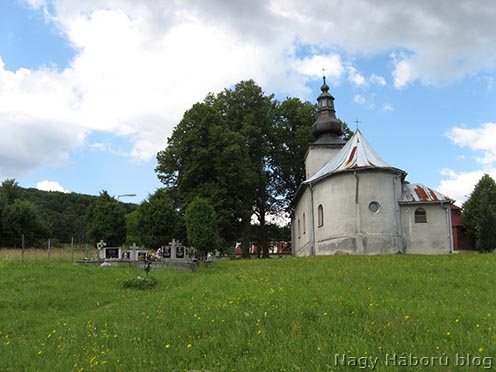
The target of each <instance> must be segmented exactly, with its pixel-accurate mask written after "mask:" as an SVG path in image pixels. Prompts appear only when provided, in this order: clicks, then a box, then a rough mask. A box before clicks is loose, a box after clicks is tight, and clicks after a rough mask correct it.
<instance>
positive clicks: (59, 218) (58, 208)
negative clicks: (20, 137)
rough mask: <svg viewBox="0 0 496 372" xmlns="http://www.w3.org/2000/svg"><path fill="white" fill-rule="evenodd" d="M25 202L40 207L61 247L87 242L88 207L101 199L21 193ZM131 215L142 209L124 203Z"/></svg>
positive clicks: (32, 191)
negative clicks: (86, 218)
mask: <svg viewBox="0 0 496 372" xmlns="http://www.w3.org/2000/svg"><path fill="white" fill-rule="evenodd" d="M18 192H19V194H18V197H19V199H21V200H24V201H27V202H30V203H33V204H34V205H36V206H37V207H38V210H39V212H40V214H41V216H42V217H43V218H44V219H45V222H46V223H47V224H48V225H49V226H50V227H51V234H50V235H51V237H52V238H54V239H57V240H58V241H59V242H61V243H69V242H70V241H71V238H74V242H77V243H79V242H81V243H83V242H85V239H86V238H85V234H86V222H85V214H86V210H87V209H88V207H89V206H90V205H91V204H92V203H93V202H95V201H96V200H97V198H98V196H94V195H85V194H77V193H74V192H73V193H63V192H58V191H41V190H38V189H34V188H22V187H19V189H18ZM122 204H123V205H124V207H125V209H126V212H127V213H130V212H132V211H134V210H135V209H136V208H137V207H138V205H137V204H133V203H122Z"/></svg>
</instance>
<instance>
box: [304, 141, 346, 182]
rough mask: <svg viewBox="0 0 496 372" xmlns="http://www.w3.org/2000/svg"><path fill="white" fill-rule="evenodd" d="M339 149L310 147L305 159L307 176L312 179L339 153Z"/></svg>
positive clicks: (319, 146)
mask: <svg viewBox="0 0 496 372" xmlns="http://www.w3.org/2000/svg"><path fill="white" fill-rule="evenodd" d="M339 150H340V149H339V148H331V147H328V146H323V145H309V150H308V151H307V154H306V157H305V175H306V178H307V179H308V178H310V177H311V176H313V175H314V174H315V173H317V171H318V170H320V169H321V168H322V167H323V166H324V165H326V164H327V163H328V162H329V161H330V160H331V159H332V158H334V156H335V155H336V154H337V153H338V152H339Z"/></svg>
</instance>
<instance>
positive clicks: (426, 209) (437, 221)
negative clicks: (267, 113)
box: [292, 77, 453, 256]
mask: <svg viewBox="0 0 496 372" xmlns="http://www.w3.org/2000/svg"><path fill="white" fill-rule="evenodd" d="M321 90H322V93H321V94H320V96H319V97H318V98H317V101H318V117H317V120H316V122H315V123H314V124H313V126H312V133H313V134H314V136H315V137H316V141H315V142H314V143H312V144H310V145H309V148H308V151H307V155H306V158H305V168H306V180H305V181H304V182H303V183H302V184H301V185H300V187H299V189H298V191H297V193H296V196H295V199H294V201H293V217H292V249H293V254H294V255H296V256H314V255H330V254H365V255H373V254H392V253H417V254H437V253H450V252H452V251H453V238H452V226H451V216H450V210H451V204H452V203H453V200H452V199H450V198H449V197H447V196H444V195H442V194H440V193H439V192H437V191H435V190H432V189H430V188H428V187H426V186H424V185H421V184H413V183H408V182H406V181H405V178H406V172H405V171H403V170H401V169H398V168H395V167H393V166H391V165H389V164H388V163H386V162H385V161H384V160H382V159H381V158H380V156H379V155H378V154H377V153H376V152H375V151H374V149H373V148H372V147H371V146H370V144H369V143H368V142H367V140H366V139H365V137H364V136H363V134H362V133H361V132H360V130H357V131H356V132H355V134H354V135H353V137H352V138H351V139H350V140H349V141H348V142H345V141H344V140H342V139H341V138H340V136H341V135H342V134H343V127H342V124H341V122H339V121H338V120H337V118H336V112H335V110H334V97H332V95H331V94H329V87H328V86H327V84H326V82H325V77H324V83H323V85H322V87H321Z"/></svg>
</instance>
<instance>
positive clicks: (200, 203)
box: [185, 198, 219, 257]
mask: <svg viewBox="0 0 496 372" xmlns="http://www.w3.org/2000/svg"><path fill="white" fill-rule="evenodd" d="M185 221H186V233H187V236H188V243H189V244H191V245H192V246H193V247H194V248H196V249H197V250H198V251H200V252H201V254H202V256H203V257H205V255H206V254H208V253H209V252H213V251H214V250H215V249H217V247H218V243H219V231H218V226H217V214H216V213H215V209H214V207H213V206H212V205H211V204H210V203H209V202H208V200H206V199H203V198H196V199H195V200H193V201H192V202H191V203H190V204H189V206H188V208H187V209H186V214H185Z"/></svg>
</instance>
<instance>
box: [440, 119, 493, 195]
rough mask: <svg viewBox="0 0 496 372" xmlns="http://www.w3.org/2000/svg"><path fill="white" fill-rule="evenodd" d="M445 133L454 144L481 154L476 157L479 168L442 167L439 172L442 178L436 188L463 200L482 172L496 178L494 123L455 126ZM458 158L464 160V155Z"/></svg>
mask: <svg viewBox="0 0 496 372" xmlns="http://www.w3.org/2000/svg"><path fill="white" fill-rule="evenodd" d="M445 135H446V137H448V138H449V139H450V140H451V141H452V142H453V143H454V144H456V145H458V146H460V147H467V148H469V149H470V150H472V151H475V152H477V153H478V152H482V154H483V155H482V157H476V160H477V161H478V162H479V163H480V164H481V169H477V170H473V171H468V172H456V171H454V170H451V169H443V171H442V172H441V175H442V176H443V177H444V179H442V180H441V182H440V184H439V187H438V190H439V191H441V192H442V193H445V194H446V195H449V196H450V197H452V198H456V199H457V200H459V201H461V202H463V201H465V200H466V199H467V197H468V196H469V195H470V194H471V193H472V191H473V189H474V187H475V185H476V184H477V182H479V180H480V179H481V177H482V176H483V175H484V174H489V175H490V176H491V177H493V178H496V166H495V163H496V141H495V138H496V123H491V122H488V123H483V124H482V125H481V126H480V127H478V128H463V127H455V128H452V129H451V130H450V131H448V132H446V133H445ZM459 158H460V159H461V160H462V161H464V160H465V156H464V155H461V156H460V157H459Z"/></svg>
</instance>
